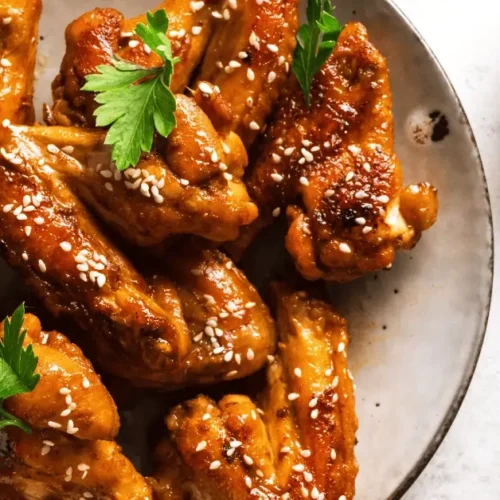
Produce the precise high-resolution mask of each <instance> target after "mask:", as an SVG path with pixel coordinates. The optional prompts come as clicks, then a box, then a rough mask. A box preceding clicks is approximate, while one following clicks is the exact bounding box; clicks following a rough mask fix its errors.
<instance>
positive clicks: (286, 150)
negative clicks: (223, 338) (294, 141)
mask: <svg viewBox="0 0 500 500" xmlns="http://www.w3.org/2000/svg"><path fill="white" fill-rule="evenodd" d="M294 151H295V148H293V147H292V148H286V149H285V156H292V154H293V152H294Z"/></svg>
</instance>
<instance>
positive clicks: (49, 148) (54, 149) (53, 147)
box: [47, 144, 59, 154]
mask: <svg viewBox="0 0 500 500" xmlns="http://www.w3.org/2000/svg"><path fill="white" fill-rule="evenodd" d="M47 151H48V152H49V153H52V154H56V153H58V152H59V148H58V147H57V146H56V145H55V144H49V145H48V146H47Z"/></svg>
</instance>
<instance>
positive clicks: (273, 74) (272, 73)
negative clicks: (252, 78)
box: [267, 71, 276, 83]
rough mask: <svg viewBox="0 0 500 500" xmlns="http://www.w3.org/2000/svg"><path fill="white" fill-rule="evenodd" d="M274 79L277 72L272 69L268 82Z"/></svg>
mask: <svg viewBox="0 0 500 500" xmlns="http://www.w3.org/2000/svg"><path fill="white" fill-rule="evenodd" d="M274 80H276V73H275V72H274V71H271V72H270V73H269V75H267V82H268V83H273V82H274Z"/></svg>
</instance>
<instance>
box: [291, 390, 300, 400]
mask: <svg viewBox="0 0 500 500" xmlns="http://www.w3.org/2000/svg"><path fill="white" fill-rule="evenodd" d="M299 397H300V395H299V394H297V393H296V392H291V393H290V394H289V395H288V400H289V401H295V400H296V399H298V398H299Z"/></svg>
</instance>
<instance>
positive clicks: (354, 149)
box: [347, 144, 361, 155]
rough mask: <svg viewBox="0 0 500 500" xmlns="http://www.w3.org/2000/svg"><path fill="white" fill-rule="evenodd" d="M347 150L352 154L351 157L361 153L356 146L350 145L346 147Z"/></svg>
mask: <svg viewBox="0 0 500 500" xmlns="http://www.w3.org/2000/svg"><path fill="white" fill-rule="evenodd" d="M347 149H348V150H349V151H350V152H351V153H352V154H353V155H358V154H359V153H361V148H358V146H355V145H354V144H351V145H350V146H347Z"/></svg>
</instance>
